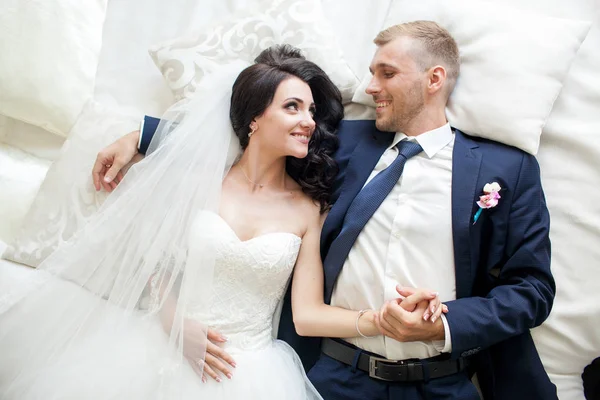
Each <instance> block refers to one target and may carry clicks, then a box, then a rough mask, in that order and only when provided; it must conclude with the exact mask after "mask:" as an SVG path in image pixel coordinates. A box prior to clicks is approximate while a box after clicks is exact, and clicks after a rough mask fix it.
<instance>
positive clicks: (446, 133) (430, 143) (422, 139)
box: [390, 122, 454, 158]
mask: <svg viewBox="0 0 600 400" xmlns="http://www.w3.org/2000/svg"><path fill="white" fill-rule="evenodd" d="M453 135H454V133H453V132H452V128H450V123H449V122H448V123H446V125H442V126H440V127H439V128H436V129H433V130H430V131H427V132H423V133H421V134H420V135H417V136H410V137H409V136H406V135H405V134H404V133H402V132H398V133H396V136H394V141H393V142H392V146H390V148H391V147H394V146H395V145H397V144H398V143H400V141H402V140H404V139H405V138H408V140H415V141H416V142H417V143H419V144H420V145H421V147H422V148H423V151H424V152H425V154H427V157H429V158H433V156H435V155H436V154H437V153H438V152H439V151H440V150H441V149H443V148H444V147H446V145H447V144H448V143H450V142H451V141H452V138H453V137H454V136H453Z"/></svg>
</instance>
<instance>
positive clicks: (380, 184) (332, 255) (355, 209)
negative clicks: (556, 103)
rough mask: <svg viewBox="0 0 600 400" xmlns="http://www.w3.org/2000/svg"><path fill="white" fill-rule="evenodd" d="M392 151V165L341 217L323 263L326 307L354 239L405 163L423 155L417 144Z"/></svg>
mask: <svg viewBox="0 0 600 400" xmlns="http://www.w3.org/2000/svg"><path fill="white" fill-rule="evenodd" d="M396 148H397V149H398V152H399V153H398V156H397V157H396V159H395V160H394V162H393V163H392V164H391V165H390V166H389V167H387V168H386V169H385V170H383V171H381V172H380V173H379V174H377V175H376V176H375V177H374V178H373V179H372V180H371V181H370V182H369V183H367V185H366V186H365V187H364V188H363V189H362V190H361V191H360V192H359V193H358V195H357V196H356V197H355V198H354V200H353V201H352V204H350V207H349V208H348V211H347V212H346V216H345V217H344V223H343V226H342V230H341V231H340V234H339V235H338V236H337V238H335V240H334V241H333V242H332V243H331V247H330V248H329V251H328V252H327V256H326V257H325V261H324V263H323V266H324V268H325V300H326V302H327V303H329V301H331V294H332V292H333V285H334V284H335V280H336V279H337V275H338V273H339V271H340V270H341V268H342V266H343V265H344V263H345V261H346V257H348V253H349V252H350V249H351V248H352V246H353V245H354V242H355V241H356V238H357V237H358V235H359V234H360V232H361V231H362V230H363V228H364V227H365V225H366V224H367V222H368V221H369V219H370V218H371V217H372V216H373V214H375V211H377V209H378V208H379V206H381V203H383V200H385V198H386V197H387V195H388V194H389V193H390V192H391V191H392V189H393V188H394V186H395V185H396V182H398V180H399V179H400V176H401V175H402V171H403V170H404V165H405V164H406V161H408V159H410V158H411V157H414V156H416V155H417V154H419V153H420V152H421V151H423V148H422V147H421V145H420V144H418V143H416V142H411V141H408V140H403V141H401V142H399V143H398V144H397V145H396Z"/></svg>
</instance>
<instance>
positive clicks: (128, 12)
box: [0, 0, 600, 400]
mask: <svg viewBox="0 0 600 400" xmlns="http://www.w3.org/2000/svg"><path fill="white" fill-rule="evenodd" d="M481 1H487V0H481ZM502 2H505V3H511V4H513V5H515V6H517V7H522V8H528V9H530V10H534V11H536V12H540V13H544V14H548V15H553V16H558V17H562V18H574V19H587V20H589V19H592V18H593V20H594V25H593V27H592V30H591V32H590V34H589V35H588V37H587V39H586V41H585V42H584V44H583V45H582V47H581V49H580V52H579V54H578V56H577V58H576V60H575V62H574V64H573V66H572V68H571V71H570V74H569V76H568V77H567V80H566V82H565V85H564V88H563V91H562V92H561V94H560V96H559V98H558V99H557V101H556V104H555V107H554V109H553V112H552V114H551V116H550V118H549V120H548V121H547V124H546V126H545V128H544V131H543V134H542V137H541V145H540V150H539V154H538V160H539V161H540V165H541V169H542V178H543V183H544V187H545V190H546V196H547V201H548V206H549V209H550V213H551V217H552V229H551V238H552V243H553V263H552V269H553V272H554V275H555V277H556V281H557V287H558V292H557V297H556V302H555V306H554V309H553V312H552V314H551V316H550V319H549V320H548V321H547V322H546V323H545V324H544V325H543V326H542V327H540V328H538V329H536V330H535V331H534V337H535V340H536V343H537V346H538V350H539V352H540V354H541V356H542V359H543V361H544V364H545V366H546V369H547V370H548V372H549V374H550V377H551V379H552V380H553V381H554V382H555V383H556V384H557V385H558V388H559V396H560V399H561V400H580V399H583V392H582V388H581V378H580V375H581V372H582V370H583V368H584V366H585V365H587V364H589V363H590V361H591V360H592V359H593V358H595V357H598V356H600V323H599V322H598V321H600V295H599V294H598V288H597V286H598V284H597V283H596V282H598V281H599V280H600V268H598V261H597V260H598V259H600V246H598V243H600V202H598V201H596V199H598V198H600V161H598V160H600V112H599V110H600V74H598V71H597V69H598V68H599V67H600V52H599V51H598V49H600V3H599V2H598V1H595V0H577V1H576V2H575V1H574V2H565V1H564V0H502ZM259 3H260V2H259V1H258V0H227V1H220V2H214V1H210V2H209V1H204V2H199V1H196V0H172V1H170V2H165V1H163V0H146V1H144V5H143V7H140V6H139V2H130V1H127V0H111V1H110V2H109V7H108V12H107V19H106V23H105V28H104V44H103V49H102V53H101V56H100V64H99V67H98V75H97V79H96V89H95V99H96V100H97V101H99V102H100V103H102V104H105V105H108V106H117V107H121V108H123V109H125V110H126V112H127V113H128V114H130V113H131V114H139V115H140V116H142V115H143V114H151V115H160V113H161V112H162V111H163V110H164V109H165V108H166V107H168V105H169V104H170V103H171V102H172V96H171V94H170V91H169V89H168V87H167V86H166V85H165V84H164V83H163V81H162V77H161V75H160V72H159V71H158V70H157V69H156V67H155V66H154V65H153V63H152V61H151V59H150V57H149V56H148V53H147V48H148V47H149V46H150V45H152V44H154V43H156V42H158V41H161V40H164V39H169V38H172V37H175V36H177V35H179V34H181V33H183V32H185V31H187V30H189V29H190V28H191V27H193V28H198V27H201V26H202V25H204V24H207V23H208V22H209V21H214V20H215V19H217V18H222V17H224V16H226V15H228V14H230V13H232V12H233V11H234V10H236V9H239V8H242V7H246V6H252V5H257V4H259ZM323 3H324V9H325V13H326V14H327V16H328V17H329V18H330V19H331V22H332V24H333V25H334V26H335V30H336V32H337V33H338V38H339V42H340V45H341V46H342V49H343V51H344V55H345V58H346V59H347V60H348V63H349V65H350V67H351V68H352V70H353V71H354V72H355V74H356V75H357V76H359V77H362V76H363V74H364V72H365V71H366V70H367V66H368V62H369V56H370V54H372V51H373V49H374V47H373V44H372V42H371V39H372V38H373V37H374V35H375V33H376V32H378V31H379V29H380V28H381V25H382V23H383V21H384V19H385V16H386V14H387V10H388V7H389V3H390V2H389V0H370V1H364V0H346V1H339V0H324V1H323ZM123 38H127V40H123ZM370 115H371V116H372V112H371V110H369V109H366V108H365V107H363V106H357V105H352V106H350V107H349V108H347V116H346V117H347V118H352V119H355V118H365V117H367V116H370ZM27 130H29V131H31V128H26V127H25V126H24V124H21V123H12V122H8V123H7V122H6V120H4V121H3V119H2V118H0V140H2V141H7V140H8V141H9V142H10V143H11V145H12V146H13V147H17V148H21V149H25V150H27V151H29V153H31V154H35V156H36V157H38V158H43V159H45V160H51V159H54V158H56V154H57V152H58V149H59V148H60V145H61V143H60V141H54V142H53V141H52V140H50V141H48V140H47V139H44V140H38V139H40V137H37V138H36V136H35V135H33V134H30V135H25V136H20V135H19V134H18V133H19V132H20V131H27ZM38 133H39V132H38ZM123 133H125V132H123ZM42 136H43V135H42ZM23 137H26V138H29V139H23ZM17 138H18V139H17ZM44 143H45V144H44ZM42 163H43V160H42ZM47 163H49V161H46V164H47ZM10 173H11V174H13V175H14V176H16V177H17V179H19V178H23V179H22V180H21V181H22V182H27V184H28V185H30V188H35V187H37V186H39V183H40V182H41V178H40V182H31V181H28V180H26V179H25V175H24V174H23V172H22V171H17V170H15V171H10ZM36 185H37V186H36ZM3 190H7V191H10V190H13V191H14V194H13V195H12V196H11V194H10V193H3V194H2V199H4V198H9V197H10V198H11V199H12V201H15V202H19V201H21V200H20V199H19V198H18V197H17V195H18V193H19V190H22V186H21V187H19V185H15V186H14V187H13V188H12V189H11V188H6V189H3ZM5 194H6V195H5ZM3 206H5V205H3V204H0V207H3ZM13 206H14V205H13ZM1 215H2V214H1V212H0V216H1ZM6 223H7V220H6V219H5V220H0V224H6ZM0 235H2V233H1V232H0ZM5 237H6V236H5ZM2 239H3V236H0V240H2ZM22 268H23V267H20V266H16V264H12V263H9V262H6V261H2V262H0V293H2V291H1V290H2V289H3V288H4V287H6V286H3V285H6V284H7V282H9V281H11V282H13V283H14V284H18V282H21V281H22V280H23V279H26V278H27V276H28V275H29V273H30V272H31V271H30V270H22ZM11 284H12V283H11ZM0 298H1V295H0Z"/></svg>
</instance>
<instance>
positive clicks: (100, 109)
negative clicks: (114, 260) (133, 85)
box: [2, 101, 139, 267]
mask: <svg viewBox="0 0 600 400" xmlns="http://www.w3.org/2000/svg"><path fill="white" fill-rule="evenodd" d="M138 126H139V118H138V116H137V115H124V114H123V113H122V112H119V111H115V110H111V109H109V108H107V107H104V106H101V105H99V104H97V103H95V102H94V101H90V102H89V103H88V104H87V105H86V106H85V107H84V109H83V111H82V112H81V114H80V116H79V118H78V120H77V122H76V124H75V125H74V126H73V129H72V130H71V134H70V136H69V138H68V139H67V140H66V141H65V144H64V145H63V147H62V150H61V155H60V157H59V159H58V160H56V161H55V162H54V163H52V165H51V166H50V169H49V170H48V173H47V174H46V177H45V179H44V181H43V183H42V184H41V186H40V188H39V191H38V193H37V196H36V197H35V199H34V200H33V203H32V205H31V207H30V208H29V211H28V212H27V214H26V215H25V217H24V218H23V221H22V224H21V227H20V229H19V230H18V231H17V232H16V235H15V237H14V238H13V240H12V241H10V242H9V243H8V247H7V249H6V251H5V253H4V254H3V255H2V257H3V258H6V259H9V260H12V261H16V262H19V263H21V264H26V265H29V266H32V267H37V266H38V265H39V264H40V262H41V261H43V260H44V259H45V258H46V257H47V256H48V255H49V254H50V253H52V251H54V249H56V247H57V246H58V245H59V244H60V243H61V242H63V241H65V240H67V239H69V238H70V237H71V236H72V235H73V233H75V232H76V231H77V230H79V229H81V227H82V226H83V225H84V224H85V222H86V220H87V218H88V217H89V216H90V215H92V214H93V213H94V212H96V211H97V209H98V208H99V207H100V205H101V204H102V203H103V202H104V200H105V199H106V197H107V193H106V192H105V191H101V192H96V190H95V189H94V186H93V184H92V176H91V171H92V166H93V164H94V161H95V160H96V155H97V154H98V151H100V150H101V149H102V148H104V147H105V146H107V145H108V144H110V143H112V142H113V141H115V140H116V139H118V137H119V136H121V135H123V134H124V133H126V132H131V131H132V130H133V129H135V128H137V127H138Z"/></svg>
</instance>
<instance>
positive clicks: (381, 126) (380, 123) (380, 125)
mask: <svg viewBox="0 0 600 400" xmlns="http://www.w3.org/2000/svg"><path fill="white" fill-rule="evenodd" d="M375 126H376V127H377V129H378V130H380V131H381V132H387V133H394V134H395V133H396V130H395V129H394V127H393V126H391V124H390V123H389V122H388V121H386V120H384V119H383V118H377V119H375Z"/></svg>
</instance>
